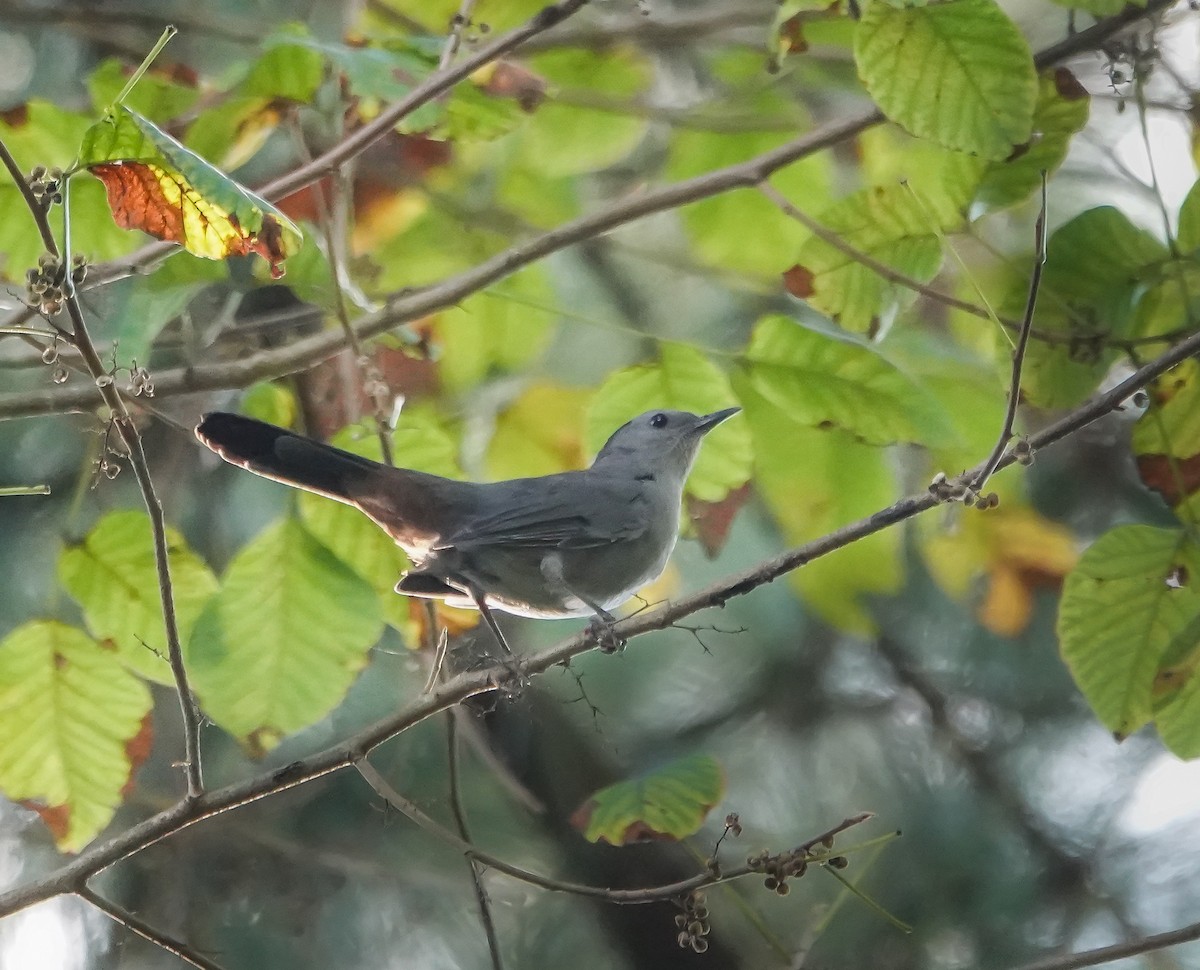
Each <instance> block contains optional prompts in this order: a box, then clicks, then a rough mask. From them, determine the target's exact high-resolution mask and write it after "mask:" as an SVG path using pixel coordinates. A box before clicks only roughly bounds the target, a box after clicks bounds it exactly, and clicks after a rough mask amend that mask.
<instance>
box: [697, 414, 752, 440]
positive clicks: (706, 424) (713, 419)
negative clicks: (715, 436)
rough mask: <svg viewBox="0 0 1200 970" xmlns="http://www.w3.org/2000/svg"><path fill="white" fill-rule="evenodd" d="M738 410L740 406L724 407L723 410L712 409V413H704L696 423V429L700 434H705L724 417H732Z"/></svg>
mask: <svg viewBox="0 0 1200 970" xmlns="http://www.w3.org/2000/svg"><path fill="white" fill-rule="evenodd" d="M740 410H741V408H726V409H725V410H724V411H713V413H712V414H706V415H704V417H702V418H701V419H700V421H699V423H698V424H697V425H696V431H697V432H698V433H700V434H707V433H708V432H709V431H712V429H713V428H715V427H716V426H717V425H718V424H720V423H721V422H722V421H724V420H725V419H726V418H732V417H733V416H734V415H735V414H737V413H738V411H740Z"/></svg>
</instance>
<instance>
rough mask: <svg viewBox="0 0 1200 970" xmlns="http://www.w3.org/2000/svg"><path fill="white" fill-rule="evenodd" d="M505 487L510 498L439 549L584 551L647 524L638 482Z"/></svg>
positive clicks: (580, 479) (579, 480) (583, 480)
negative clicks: (481, 547)
mask: <svg viewBox="0 0 1200 970" xmlns="http://www.w3.org/2000/svg"><path fill="white" fill-rule="evenodd" d="M526 483H528V484H526ZM535 483H536V484H535ZM504 484H506V485H511V486H512V488H511V490H510V491H511V494H508V495H505V496H503V498H504V501H503V503H502V505H501V507H500V508H499V509H498V510H497V511H494V512H492V513H490V514H484V515H479V516H475V517H473V518H471V519H470V520H468V521H467V522H464V523H463V524H462V526H461V527H460V528H459V529H457V530H456V531H455V533H454V534H453V535H451V536H445V537H443V539H442V541H441V542H440V543H439V546H443V547H454V548H456V549H460V550H462V551H469V550H470V549H472V548H479V547H480V546H489V545H497V544H499V545H504V546H521V547H546V548H559V549H587V548H593V547H596V546H602V545H607V544H608V543H610V542H614V541H616V542H620V541H622V540H627V539H635V538H637V537H638V536H640V535H641V534H642V533H644V532H645V531H646V529H647V527H648V524H649V511H648V508H647V505H646V502H645V497H644V494H643V490H642V489H641V488H640V487H639V483H637V482H633V481H629V482H624V481H620V480H613V479H607V478H605V479H592V478H589V477H584V476H582V475H576V476H566V475H564V476H552V480H551V481H547V480H546V479H527V480H524V481H516V482H511V483H504Z"/></svg>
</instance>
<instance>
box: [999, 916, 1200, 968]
mask: <svg viewBox="0 0 1200 970" xmlns="http://www.w3.org/2000/svg"><path fill="white" fill-rule="evenodd" d="M1193 940H1200V923H1192V924H1191V925H1190V926H1181V927H1180V928H1179V929H1177V930H1170V931H1169V932H1166V933H1155V934H1154V935H1153V936H1144V937H1142V938H1141V939H1140V940H1130V941H1129V942H1128V943H1115V944H1113V945H1112V946H1102V947H1098V948H1097V949H1095V950H1084V951H1083V952H1082V953H1065V954H1063V955H1062V956H1057V957H1047V958H1046V959H1045V960H1035V961H1034V962H1033V963H1027V964H1025V965H1024V966H1023V967H1020V968H1019V970H1079V968H1080V967H1098V966H1100V965H1101V964H1103V963H1112V962H1113V961H1114V960H1123V959H1125V958H1126V957H1135V956H1138V955H1139V954H1142V953H1153V952H1155V951H1156V950H1165V949H1166V948H1167V947H1169V946H1178V945H1179V944H1180V943H1191V942H1192V941H1193Z"/></svg>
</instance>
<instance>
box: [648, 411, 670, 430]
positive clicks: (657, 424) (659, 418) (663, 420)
mask: <svg viewBox="0 0 1200 970" xmlns="http://www.w3.org/2000/svg"><path fill="white" fill-rule="evenodd" d="M666 426H667V416H666V415H665V414H662V413H661V412H660V413H658V414H656V415H654V417H652V418H651V419H650V427H652V428H665V427H666Z"/></svg>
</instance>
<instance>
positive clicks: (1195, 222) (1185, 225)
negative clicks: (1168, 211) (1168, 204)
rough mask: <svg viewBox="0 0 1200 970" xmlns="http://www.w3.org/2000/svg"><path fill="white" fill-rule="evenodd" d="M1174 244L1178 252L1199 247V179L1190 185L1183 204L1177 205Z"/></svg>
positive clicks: (1190, 251)
mask: <svg viewBox="0 0 1200 970" xmlns="http://www.w3.org/2000/svg"><path fill="white" fill-rule="evenodd" d="M1175 244H1176V245H1177V246H1178V247H1179V251H1180V253H1185V254H1186V253H1193V252H1195V251H1196V250H1197V249H1200V181H1197V182H1195V183H1194V184H1193V185H1192V187H1191V188H1190V189H1189V190H1188V194H1187V197H1186V198H1185V199H1184V200H1183V205H1181V206H1180V207H1179V232H1178V234H1177V235H1176V237H1175Z"/></svg>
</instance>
